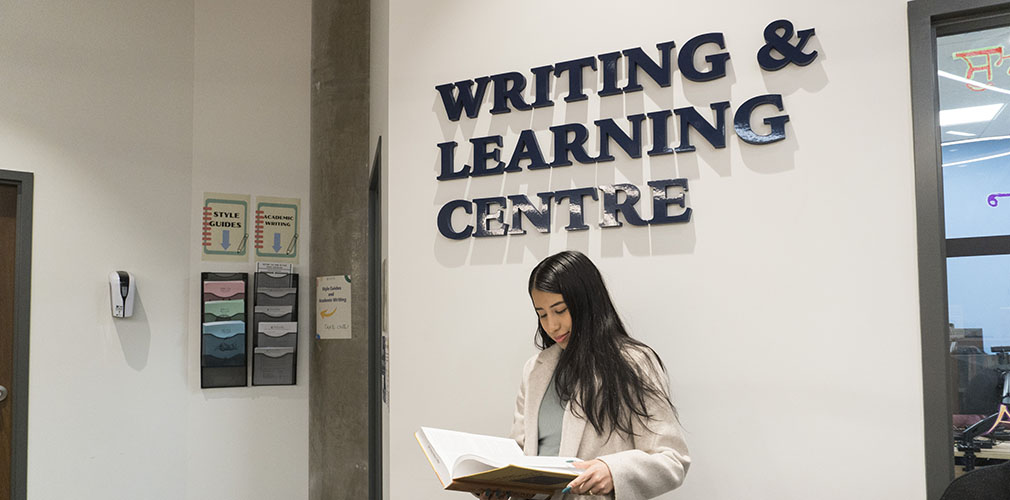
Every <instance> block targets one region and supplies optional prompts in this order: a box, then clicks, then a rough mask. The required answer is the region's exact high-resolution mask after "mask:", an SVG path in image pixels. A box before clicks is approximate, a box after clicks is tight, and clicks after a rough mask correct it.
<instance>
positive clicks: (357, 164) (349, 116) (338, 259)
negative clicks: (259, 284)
mask: <svg viewBox="0 0 1010 500" xmlns="http://www.w3.org/2000/svg"><path fill="white" fill-rule="evenodd" d="M368 42H369V2H368V0H342V1H338V0H313V2H312V102H311V108H312V118H311V120H312V130H311V165H310V181H311V184H312V186H311V209H310V228H311V235H312V238H311V241H312V243H311V248H310V249H309V252H310V268H309V276H308V277H307V278H308V279H309V280H310V285H311V289H312V304H315V277H316V276H328V275H339V274H350V275H351V276H352V295H351V303H352V304H351V305H352V314H353V319H352V323H351V332H352V338H351V339H350V340H315V339H313V340H312V349H311V353H310V356H309V373H310V379H309V388H310V389H309V498H310V499H312V500H330V499H356V500H357V499H365V498H371V497H372V496H373V495H372V492H370V491H369V468H368V464H369V460H368V458H369V457H368V452H369V433H368V422H369V416H368V300H369V297H368V185H369V167H370V161H369V160H370V158H371V155H370V150H371V149H372V147H373V146H372V145H370V144H369V143H368V142H369V141H368V133H369V131H368V105H369V103H368V86H369V78H368V73H369V58H368ZM313 317H315V314H313ZM311 328H312V330H311V332H315V322H314V320H313V324H312V325H311Z"/></svg>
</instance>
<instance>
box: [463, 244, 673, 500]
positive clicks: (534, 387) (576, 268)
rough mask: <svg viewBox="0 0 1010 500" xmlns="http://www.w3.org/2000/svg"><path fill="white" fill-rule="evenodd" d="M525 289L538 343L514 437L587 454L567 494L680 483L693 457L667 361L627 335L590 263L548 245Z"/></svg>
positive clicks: (632, 493) (533, 451)
mask: <svg viewBox="0 0 1010 500" xmlns="http://www.w3.org/2000/svg"><path fill="white" fill-rule="evenodd" d="M529 293H530V298H531V299H532V301H533V307H534V310H535V311H536V313H537V315H538V317H539V321H538V324H537V336H536V337H537V338H536V340H537V346H538V347H539V348H540V349H541V351H540V353H538V354H537V355H536V356H534V357H532V358H531V359H530V360H529V361H527V362H526V366H525V368H524V369H523V378H522V384H521V386H520V388H519V395H518V397H517V398H516V410H515V417H514V421H513V425H512V433H511V435H512V437H513V438H514V439H515V440H516V441H517V442H518V443H519V446H520V447H522V448H523V450H524V451H525V452H526V454H527V455H556V456H572V457H579V458H580V459H582V460H584V461H582V462H575V463H574V464H573V465H574V466H575V467H577V468H579V469H581V470H582V472H581V473H580V474H579V476H578V477H577V478H575V479H574V480H572V482H571V483H570V484H569V485H568V487H567V488H565V489H564V490H563V493H565V494H566V495H563V496H562V497H563V498H571V496H572V495H588V496H589V497H593V496H595V497H598V498H614V499H615V500H644V499H647V498H653V497H655V496H658V495H661V494H663V493H665V492H667V491H670V490H672V489H674V488H676V487H677V486H680V484H681V482H683V480H684V475H685V474H686V473H687V469H688V466H689V465H690V458H689V457H688V454H687V453H688V451H687V445H686V443H685V442H684V438H683V435H682V432H681V428H680V423H679V421H678V419H677V412H676V410H675V409H674V406H673V403H672V402H671V401H670V397H669V390H668V388H667V376H666V371H665V367H664V366H663V363H662V361H660V359H659V357H658V356H657V355H656V353H655V352H654V351H653V350H652V349H651V348H649V347H648V346H646V345H645V344H643V343H641V342H639V341H637V340H635V339H633V338H631V337H630V336H629V335H628V333H627V331H626V330H625V328H624V324H623V323H622V322H621V319H620V317H618V314H617V311H616V310H615V309H614V304H613V302H611V300H610V294H609V293H608V292H607V288H606V286H605V285H604V283H603V277H602V276H601V275H600V272H599V270H598V269H597V268H596V266H595V265H594V264H593V263H592V261H590V260H589V258H588V257H586V256H585V255H583V254H581V253H579V252H573V251H566V252H561V253H559V254H556V255H552V256H550V257H548V258H546V259H544V260H543V261H542V262H541V263H540V264H538V265H537V266H536V267H535V268H534V269H533V272H532V273H531V274H530V279H529ZM506 497H507V495H506V494H505V493H504V492H485V494H484V495H483V496H482V497H481V498H483V499H491V498H506Z"/></svg>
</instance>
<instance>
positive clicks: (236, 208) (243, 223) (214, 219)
mask: <svg viewBox="0 0 1010 500" xmlns="http://www.w3.org/2000/svg"><path fill="white" fill-rule="evenodd" d="M202 215H203V224H202V228H203V231H202V238H201V247H202V248H203V251H202V252H201V253H202V255H203V257H202V258H203V260H214V261H235V262H245V261H247V260H249V254H248V253H247V252H246V248H247V246H248V245H247V244H248V242H249V232H248V228H249V225H248V221H249V195H236V194H222V193H204V194H203V214H202Z"/></svg>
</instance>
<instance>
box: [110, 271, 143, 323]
mask: <svg viewBox="0 0 1010 500" xmlns="http://www.w3.org/2000/svg"><path fill="white" fill-rule="evenodd" d="M109 293H110V294H111V298H112V317H113V318H129V317H130V316H133V301H134V298H135V297H136V296H137V280H135V279H134V278H133V275H132V274H130V273H128V272H126V271H112V272H111V273H110V274H109Z"/></svg>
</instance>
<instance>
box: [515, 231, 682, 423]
mask: <svg viewBox="0 0 1010 500" xmlns="http://www.w3.org/2000/svg"><path fill="white" fill-rule="evenodd" d="M534 289H536V290H540V291H543V292H549V293H558V294H561V296H562V297H563V298H564V300H565V305H566V306H567V307H568V311H569V314H570V315H571V318H572V332H571V336H570V340H569V341H568V345H567V346H566V347H565V349H564V351H562V353H561V358H560V359H559V361H558V367H557V371H556V372H555V376H554V385H555V387H556V388H557V391H558V394H559V395H561V400H562V401H567V400H571V401H572V408H573V411H574V412H575V414H576V415H579V416H584V417H585V418H586V419H587V420H588V421H589V423H590V424H592V425H593V428H594V429H596V432H597V433H599V434H604V433H605V431H606V432H607V433H609V432H612V431H614V430H616V431H618V432H619V433H623V434H625V435H628V436H631V435H633V434H634V432H633V431H632V423H633V421H634V419H642V420H643V421H647V420H650V419H651V418H652V417H653V416H652V415H651V414H649V411H648V409H647V407H646V402H647V401H648V400H650V399H657V400H659V401H661V402H663V403H664V404H668V405H670V408H671V409H672V408H673V403H671V402H670V398H669V396H668V395H667V393H666V391H665V390H663V389H662V388H661V387H658V386H657V385H656V384H654V383H652V382H651V381H650V379H649V378H648V375H650V373H649V372H646V370H650V371H651V370H654V367H653V364H652V362H651V361H652V360H653V359H655V360H656V361H657V362H658V363H659V367H660V369H661V370H664V373H661V374H654V375H661V376H665V367H663V362H662V361H661V360H660V359H659V356H658V355H656V353H655V351H653V350H652V349H651V348H649V346H647V345H645V344H643V343H641V342H639V341H637V340H635V339H633V338H631V337H630V336H629V335H628V332H627V330H626V329H625V328H624V323H623V322H621V318H620V317H619V316H618V314H617V310H616V309H615V308H614V303H613V302H612V301H611V300H610V293H608V292H607V287H606V285H605V284H604V283H603V276H602V275H601V274H600V271H599V269H597V268H596V266H595V265H594V264H593V262H592V261H591V260H589V257H586V256H585V255H583V254H582V253H580V252H575V251H565V252H561V253H558V254H555V255H552V256H550V257H547V258H546V259H544V260H543V261H542V262H540V263H539V264H537V266H536V267H534V268H533V272H531V273H530V282H529V291H531V292H532V291H533V290H534ZM536 340H537V342H536V343H537V347H539V348H540V349H546V348H548V347H550V346H552V345H554V343H555V342H554V340H553V339H551V337H550V336H549V335H547V332H545V331H544V329H543V327H542V326H541V325H540V322H539V321H537V339H536ZM635 350H637V351H639V353H640V354H641V355H642V357H644V358H645V359H646V360H647V361H646V362H645V363H641V364H635V363H633V362H632V360H631V359H629V357H628V355H629V353H630V352H631V351H635Z"/></svg>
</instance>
